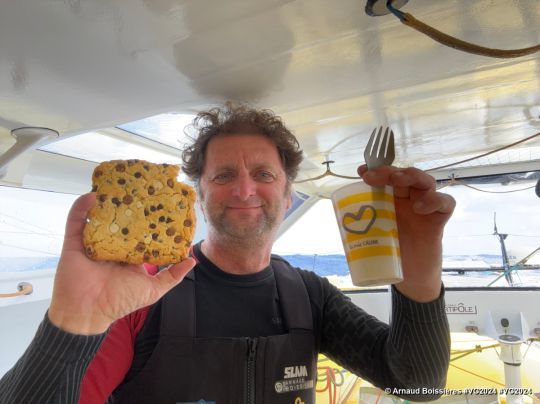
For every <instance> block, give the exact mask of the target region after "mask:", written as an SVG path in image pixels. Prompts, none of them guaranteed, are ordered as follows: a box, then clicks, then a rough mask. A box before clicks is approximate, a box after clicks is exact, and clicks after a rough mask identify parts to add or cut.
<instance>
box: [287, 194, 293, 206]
mask: <svg viewBox="0 0 540 404" xmlns="http://www.w3.org/2000/svg"><path fill="white" fill-rule="evenodd" d="M293 192H294V191H292V190H291V191H289V195H288V196H287V210H289V209H290V208H291V206H292V204H293V197H292V193H293Z"/></svg>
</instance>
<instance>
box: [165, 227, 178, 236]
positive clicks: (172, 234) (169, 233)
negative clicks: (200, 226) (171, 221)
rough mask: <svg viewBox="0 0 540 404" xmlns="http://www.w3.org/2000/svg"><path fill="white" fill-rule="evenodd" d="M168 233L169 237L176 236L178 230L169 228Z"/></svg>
mask: <svg viewBox="0 0 540 404" xmlns="http://www.w3.org/2000/svg"><path fill="white" fill-rule="evenodd" d="M166 233H167V236H174V233H176V230H175V229H174V227H169V228H168V229H167V231H166Z"/></svg>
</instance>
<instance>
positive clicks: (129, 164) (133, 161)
mask: <svg viewBox="0 0 540 404" xmlns="http://www.w3.org/2000/svg"><path fill="white" fill-rule="evenodd" d="M138 162H139V160H137V159H130V160H128V166H130V167H131V166H132V165H134V164H136V163H138Z"/></svg>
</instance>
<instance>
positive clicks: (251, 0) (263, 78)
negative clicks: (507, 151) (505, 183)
mask: <svg viewBox="0 0 540 404" xmlns="http://www.w3.org/2000/svg"><path fill="white" fill-rule="evenodd" d="M364 5H365V1H364V0H362V1H358V0H343V1H340V2H329V1H327V0H297V1H292V0H229V1H215V0H198V1H186V0H136V1H130V2H125V1H121V0H113V1H102V0H91V1H84V2H83V1H67V2H66V1H59V0H42V1H39V2H36V1H33V0H17V1H12V2H4V3H3V4H2V13H0V51H1V52H2V53H1V55H2V56H1V57H0V150H5V149H6V148H7V147H9V145H10V144H11V143H12V141H13V139H12V137H11V135H10V130H11V129H13V128H15V127H20V126H28V125H32V126H44V127H49V128H52V129H55V130H57V131H59V132H60V134H61V135H62V136H63V137H68V136H73V135H76V134H80V133H85V132H89V131H93V130H98V129H102V128H110V127H113V126H117V125H121V124H123V123H126V122H132V121H136V120H139V119H143V118H146V117H149V116H153V115H157V114H161V113H167V112H176V113H186V114H190V113H194V112H196V111H198V110H199V109H201V108H206V107H208V106H212V105H215V104H216V103H218V102H221V101H223V100H225V99H228V98H233V99H236V100H240V101H248V102H251V103H254V104H256V105H259V106H261V107H265V108H271V109H273V110H275V111H276V112H277V113H278V114H279V115H282V116H283V118H284V121H285V122H286V123H287V124H288V125H289V126H290V127H291V128H292V129H293V130H294V131H295V133H296V134H297V135H298V136H299V139H300V142H301V145H302V147H303V149H304V151H305V154H306V156H307V158H308V161H306V162H305V163H304V164H303V165H302V175H304V176H309V175H311V173H320V172H321V171H323V169H324V167H323V166H322V165H321V162H322V161H324V160H326V159H332V160H335V161H336V163H334V166H333V167H334V168H335V170H336V171H337V172H340V173H343V174H345V175H354V173H355V168H356V166H357V165H358V163H361V162H362V152H363V148H364V147H365V144H366V143H367V139H368V136H369V134H370V133H371V131H372V130H373V128H374V127H375V126H378V125H383V124H389V125H390V126H391V127H392V128H393V129H394V131H395V133H396V138H397V156H398V163H399V164H402V165H408V164H415V163H425V162H426V161H428V160H430V159H431V160H433V159H435V158H436V159H446V158H457V157H459V156H464V155H470V154H471V153H472V154H474V153H481V152H485V151H489V150H492V149H494V148H496V147H500V146H503V145H506V144H509V143H512V142H514V141H517V140H519V139H522V138H525V137H527V136H530V135H532V134H534V133H536V132H538V131H540V110H539V109H540V79H539V77H540V56H539V54H538V53H537V54H534V55H530V56H525V57H521V58H517V59H510V60H506V59H495V58H488V57H483V56H477V55H471V54H466V53H462V52H459V51H456V50H454V49H450V48H447V47H444V46H442V45H440V44H438V43H436V42H434V41H433V40H431V39H429V38H427V37H425V36H423V35H422V34H420V33H418V32H416V31H414V30H412V29H411V28H409V27H406V26H404V25H402V24H401V23H400V22H399V21H398V20H397V19H396V18H395V17H394V16H392V15H388V16H385V17H377V18H373V17H369V16H367V15H366V14H365V13H364V11H363V8H364ZM403 11H405V12H409V13H411V14H413V15H414V16H415V17H416V18H417V19H419V20H421V21H423V22H425V23H427V24H430V25H432V26H434V27H435V28H437V29H439V30H441V31H443V32H445V33H448V34H450V35H454V36H456V37H458V38H461V39H464V40H467V41H470V42H473V43H478V44H481V45H485V46H490V47H497V48H501V49H512V48H520V47H526V46H532V45H535V44H537V43H539V42H540V3H539V2H538V1H534V0H523V1H512V2H510V1H507V0H477V1H474V2H472V1H463V0H452V1H450V0H449V1H444V2H443V1H430V0H409V2H408V4H407V5H406V6H405V7H404V8H403ZM531 144H532V143H531ZM528 145H530V144H529V143H528V144H525V145H523V147H525V146H528ZM324 181H326V180H324ZM324 181H323V182H321V183H324ZM328 181H330V182H331V180H328Z"/></svg>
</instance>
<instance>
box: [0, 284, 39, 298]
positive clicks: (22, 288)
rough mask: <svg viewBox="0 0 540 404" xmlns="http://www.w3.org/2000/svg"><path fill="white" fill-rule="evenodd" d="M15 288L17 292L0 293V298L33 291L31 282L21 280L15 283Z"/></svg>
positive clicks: (27, 293)
mask: <svg viewBox="0 0 540 404" xmlns="http://www.w3.org/2000/svg"><path fill="white" fill-rule="evenodd" d="M17 290H18V292H13V293H0V298H2V297H17V296H23V295H30V294H31V293H32V292H33V291H34V287H33V286H32V284H31V283H28V282H21V283H19V284H18V285H17Z"/></svg>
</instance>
